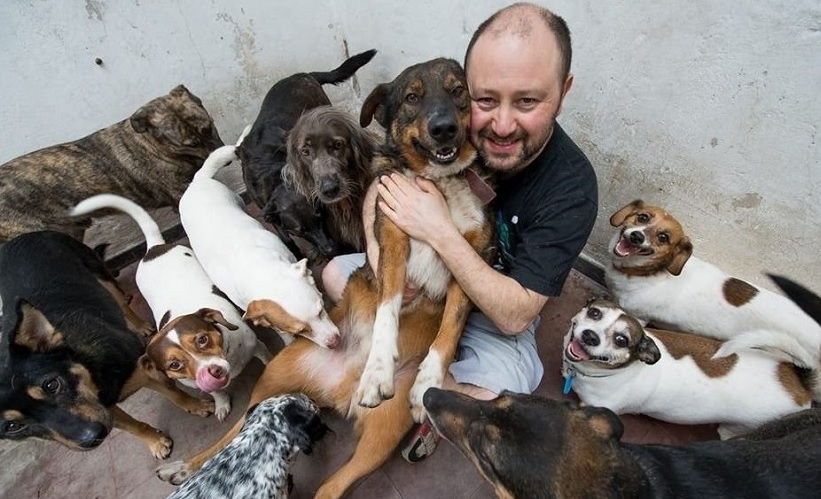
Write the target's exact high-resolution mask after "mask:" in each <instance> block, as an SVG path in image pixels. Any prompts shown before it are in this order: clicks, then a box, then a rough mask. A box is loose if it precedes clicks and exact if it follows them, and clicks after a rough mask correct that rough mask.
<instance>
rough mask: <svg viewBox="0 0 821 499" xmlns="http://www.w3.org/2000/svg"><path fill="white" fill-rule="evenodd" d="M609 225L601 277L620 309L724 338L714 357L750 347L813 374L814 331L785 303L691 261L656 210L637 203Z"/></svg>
mask: <svg viewBox="0 0 821 499" xmlns="http://www.w3.org/2000/svg"><path fill="white" fill-rule="evenodd" d="M610 224H611V225H612V226H614V227H617V228H619V232H618V233H616V234H615V235H614V236H613V239H612V241H611V245H610V249H611V257H612V264H611V265H610V266H609V267H608V268H607V270H606V275H605V277H606V281H607V286H608V288H609V289H610V291H611V292H612V293H613V296H614V297H615V298H616V300H617V301H618V303H619V305H620V306H621V307H622V308H624V310H626V311H627V312H629V313H630V314H632V315H634V316H636V317H637V318H639V319H641V320H643V321H651V322H652V323H653V324H654V325H656V326H660V327H665V328H668V329H673V330H680V331H687V332H690V333H694V334H699V335H703V336H710V337H712V338H716V339H719V340H727V342H726V343H725V344H724V346H723V347H722V349H721V350H720V351H719V353H718V355H728V354H730V353H732V352H738V351H740V350H742V349H749V348H757V349H764V350H768V351H770V352H771V353H773V354H774V355H777V356H778V357H779V358H781V359H782V360H788V361H790V362H794V363H796V364H798V365H800V366H802V367H806V368H809V369H812V370H817V369H818V368H819V366H820V365H821V357H819V355H820V354H821V326H819V325H818V324H817V323H816V322H815V321H813V320H812V319H811V318H810V317H809V316H808V315H807V314H806V313H804V311H802V310H801V309H800V308H799V307H797V306H796V305H795V304H794V303H793V302H792V301H791V300H789V299H788V298H786V297H784V296H782V295H780V294H777V293H774V292H772V291H768V290H766V289H763V288H759V287H756V286H753V285H752V284H749V283H747V282H745V281H742V280H740V279H737V278H735V277H731V276H729V275H727V274H726V273H725V272H723V271H722V270H721V269H719V268H717V267H716V266H714V265H712V264H710V263H707V262H705V261H703V260H700V259H698V258H696V257H694V256H691V255H692V252H693V245H692V243H691V242H690V239H689V238H688V237H687V236H686V235H685V234H684V230H683V229H682V227H681V225H680V224H679V223H678V221H676V219H675V218H673V217H672V216H671V215H670V214H669V213H667V212H666V211H664V210H663V209H662V208H659V207H656V206H648V205H645V204H644V203H643V202H642V201H641V200H636V201H633V202H632V203H630V204H628V205H627V206H625V207H623V208H621V209H619V210H618V211H617V212H616V213H614V214H613V216H611V217H610ZM819 388H820V389H821V387H819ZM819 394H821V392H819ZM819 394H817V395H819ZM816 400H821V397H816Z"/></svg>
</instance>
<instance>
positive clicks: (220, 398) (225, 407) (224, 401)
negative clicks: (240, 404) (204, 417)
mask: <svg viewBox="0 0 821 499" xmlns="http://www.w3.org/2000/svg"><path fill="white" fill-rule="evenodd" d="M211 395H213V396H214V416H216V417H217V419H218V420H220V421H225V418H226V417H228V413H230V412H231V397H229V396H228V394H227V393H220V394H217V393H216V392H215V393H212V394H211Z"/></svg>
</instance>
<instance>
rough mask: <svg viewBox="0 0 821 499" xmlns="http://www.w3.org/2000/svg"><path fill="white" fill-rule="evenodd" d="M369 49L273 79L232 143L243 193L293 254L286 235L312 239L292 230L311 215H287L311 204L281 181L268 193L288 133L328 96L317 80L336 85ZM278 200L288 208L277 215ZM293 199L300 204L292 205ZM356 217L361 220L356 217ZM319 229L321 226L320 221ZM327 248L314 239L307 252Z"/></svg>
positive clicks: (279, 167)
mask: <svg viewBox="0 0 821 499" xmlns="http://www.w3.org/2000/svg"><path fill="white" fill-rule="evenodd" d="M375 54H376V50H368V51H367V52H362V53H361V54H357V55H354V56H352V57H350V58H348V59H347V60H346V61H345V62H343V63H342V65H340V66H339V67H338V68H336V69H334V70H332V71H324V72H323V71H316V72H311V73H296V74H293V75H291V76H288V77H287V78H283V79H282V80H280V81H278V82H276V83H275V84H274V85H273V86H272V87H271V89H270V90H268V93H267V94H266V95H265V98H264V99H263V101H262V106H261V107H260V110H259V114H258V115H257V119H256V120H255V121H254V124H253V125H252V127H251V131H250V132H249V133H248V135H247V136H246V137H245V139H243V141H242V143H241V144H240V145H239V147H238V149H237V155H238V156H239V159H240V161H242V178H243V180H244V181H245V186H246V188H247V189H248V196H249V197H250V198H251V201H253V202H254V203H255V204H256V205H257V206H258V207H259V208H260V209H262V212H263V215H264V217H265V220H266V221H268V222H270V223H271V224H272V225H273V226H274V228H275V229H276V231H277V235H278V236H279V237H280V239H282V240H283V242H285V244H286V245H288V248H289V249H291V251H292V252H294V254H296V255H300V254H301V251H299V247H297V246H296V244H295V243H294V241H293V239H292V238H291V235H295V236H298V237H302V238H303V239H305V240H306V242H308V243H309V244H313V242H312V241H311V240H310V239H311V237H310V234H301V233H299V232H298V231H299V230H300V229H301V228H302V227H303V226H304V225H306V224H308V223H311V220H310V219H306V220H301V219H300V220H299V221H298V223H294V222H297V221H296V220H294V218H293V217H294V216H304V215H306V214H308V213H313V209H312V208H313V207H312V206H311V202H310V201H308V199H307V198H306V196H304V195H302V194H297V193H296V191H295V190H294V189H293V188H292V187H290V186H287V185H286V186H285V187H284V188H283V189H285V190H288V191H290V193H285V192H282V190H283V189H280V191H279V193H278V194H277V197H274V191H275V190H276V189H277V188H278V186H281V185H283V179H282V169H283V167H284V166H285V161H286V159H287V156H288V153H287V141H288V134H289V133H290V131H291V129H292V128H293V127H294V124H296V122H297V120H298V119H299V118H300V116H302V114H303V113H304V112H306V111H308V110H311V109H314V108H316V107H319V106H330V105H331V101H330V99H329V98H328V96H327V95H326V94H325V91H324V90H322V85H325V84H331V85H337V84H339V83H342V82H343V81H345V80H347V79H349V78H350V77H352V76H353V75H354V73H356V71H357V70H358V69H359V68H361V67H362V66H364V65H365V64H367V63H368V62H369V61H370V60H371V59H372V58H373V56H374V55H375ZM283 200H287V201H288V202H289V205H288V206H289V207H290V208H291V212H290V213H288V214H287V215H286V214H283V216H282V217H280V213H281V210H282V201H283ZM298 204H302V205H304V206H303V207H301V208H299V209H295V208H297V206H298ZM308 210H310V211H308ZM358 223H359V224H360V225H361V222H358ZM322 230H325V229H324V227H322ZM326 238H327V232H326ZM329 250H330V251H332V252H335V251H336V250H337V248H336V247H329V246H328V245H324V246H323V247H320V246H317V245H314V247H313V248H312V249H311V252H313V253H315V254H316V255H319V256H322V257H329V256H333V254H329V253H327V251H329ZM306 256H313V255H306ZM314 259H316V258H314Z"/></svg>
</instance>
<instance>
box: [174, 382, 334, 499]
mask: <svg viewBox="0 0 821 499" xmlns="http://www.w3.org/2000/svg"><path fill="white" fill-rule="evenodd" d="M327 432H328V427H327V426H325V424H324V423H322V420H321V419H320V414H319V408H318V407H317V406H316V405H315V404H314V403H313V402H311V400H310V399H309V398H308V397H306V396H305V395H302V394H298V395H281V396H278V397H271V398H269V399H266V400H263V401H262V402H260V403H258V404H256V405H254V406H252V407H251V408H250V409H248V413H247V414H246V415H245V424H244V425H243V427H242V430H241V431H240V432H239V434H238V435H237V436H236V437H235V438H234V439H233V440H232V441H231V443H229V444H228V445H227V446H226V447H225V448H224V449H222V450H221V451H220V452H219V453H218V454H216V455H215V456H214V457H212V458H211V459H209V460H208V461H207V462H206V463H205V464H204V465H203V467H202V468H201V469H200V470H199V471H198V472H197V473H196V474H195V475H194V476H192V477H191V478H189V479H188V480H186V481H185V483H183V484H182V486H180V488H178V489H177V490H176V491H175V492H174V493H172V494H171V495H170V496H168V499H195V498H201V499H229V498H234V499H246V498H249V499H250V498H263V497H268V498H276V499H284V498H287V497H288V488H289V484H290V481H289V476H290V475H289V473H288V472H289V470H290V469H291V465H292V464H293V462H294V461H295V460H296V457H297V454H298V453H299V452H300V451H302V452H304V453H305V454H310V453H311V452H312V450H313V445H314V444H315V443H316V442H318V441H319V440H321V439H322V438H323V437H324V436H325V434H326V433H327Z"/></svg>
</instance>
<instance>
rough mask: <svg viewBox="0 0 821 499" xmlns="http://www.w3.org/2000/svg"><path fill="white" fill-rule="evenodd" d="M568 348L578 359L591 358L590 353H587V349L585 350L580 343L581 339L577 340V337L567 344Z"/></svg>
mask: <svg viewBox="0 0 821 499" xmlns="http://www.w3.org/2000/svg"><path fill="white" fill-rule="evenodd" d="M567 349H568V350H570V355H572V356H573V357H575V358H577V359H580V360H589V359H590V355H588V354H587V351H585V349H584V347H583V346H582V344H581V343H579V340H577V339H576V338H573V341H571V342H570V344H569V345H567Z"/></svg>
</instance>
